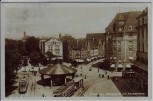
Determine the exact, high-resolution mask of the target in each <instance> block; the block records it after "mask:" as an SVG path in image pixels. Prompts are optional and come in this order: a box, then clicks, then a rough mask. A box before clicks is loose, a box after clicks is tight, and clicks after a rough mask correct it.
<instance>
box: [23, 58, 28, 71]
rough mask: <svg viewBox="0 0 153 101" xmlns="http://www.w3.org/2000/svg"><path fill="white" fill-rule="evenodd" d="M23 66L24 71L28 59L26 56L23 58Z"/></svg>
mask: <svg viewBox="0 0 153 101" xmlns="http://www.w3.org/2000/svg"><path fill="white" fill-rule="evenodd" d="M23 66H24V67H25V71H26V66H28V59H27V58H26V57H25V58H24V59H23Z"/></svg>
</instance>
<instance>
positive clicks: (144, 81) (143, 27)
mask: <svg viewBox="0 0 153 101" xmlns="http://www.w3.org/2000/svg"><path fill="white" fill-rule="evenodd" d="M136 28H137V31H138V38H137V59H136V61H134V65H132V69H133V70H134V71H135V72H136V74H137V75H136V77H135V78H136V80H137V82H138V83H139V86H140V89H142V90H143V91H144V92H145V94H146V95H147V94H148V8H146V9H145V10H144V11H143V12H142V13H141V14H140V15H139V16H138V17H137V27H136Z"/></svg>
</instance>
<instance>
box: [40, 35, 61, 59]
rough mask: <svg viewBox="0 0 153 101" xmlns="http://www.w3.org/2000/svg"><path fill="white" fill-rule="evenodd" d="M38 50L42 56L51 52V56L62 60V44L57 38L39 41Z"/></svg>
mask: <svg viewBox="0 0 153 101" xmlns="http://www.w3.org/2000/svg"><path fill="white" fill-rule="evenodd" d="M39 46H40V50H41V53H42V54H45V53H47V52H51V53H52V54H53V55H55V56H58V57H61V58H60V59H62V58H63V44H62V41H61V40H60V39H58V38H54V37H51V38H42V39H41V40H40V45H39Z"/></svg>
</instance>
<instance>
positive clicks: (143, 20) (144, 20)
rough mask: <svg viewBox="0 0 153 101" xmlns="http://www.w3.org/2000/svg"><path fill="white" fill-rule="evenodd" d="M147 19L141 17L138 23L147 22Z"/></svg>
mask: <svg viewBox="0 0 153 101" xmlns="http://www.w3.org/2000/svg"><path fill="white" fill-rule="evenodd" d="M147 20H148V19H147V17H143V18H141V19H139V20H138V25H143V24H145V23H147V22H148V21H147Z"/></svg>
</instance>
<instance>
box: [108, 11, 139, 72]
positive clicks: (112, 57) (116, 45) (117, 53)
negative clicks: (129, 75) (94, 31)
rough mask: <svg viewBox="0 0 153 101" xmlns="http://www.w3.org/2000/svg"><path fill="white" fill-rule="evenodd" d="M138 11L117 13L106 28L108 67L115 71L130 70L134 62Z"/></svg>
mask: <svg viewBox="0 0 153 101" xmlns="http://www.w3.org/2000/svg"><path fill="white" fill-rule="evenodd" d="M140 13H141V12H140V11H132V12H124V13H118V14H117V15H116V16H115V17H114V19H113V20H112V22H111V23H110V24H109V25H108V27H107V28H106V34H107V35H108V36H109V38H108V40H109V41H108V44H107V45H109V47H110V48H109V50H106V52H109V53H108V55H109V61H110V62H111V65H110V67H113V68H115V69H116V70H117V71H122V70H126V69H130V68H131V61H134V60H136V51H137V30H136V26H137V20H136V17H137V16H138V15H139V14H140Z"/></svg>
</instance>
